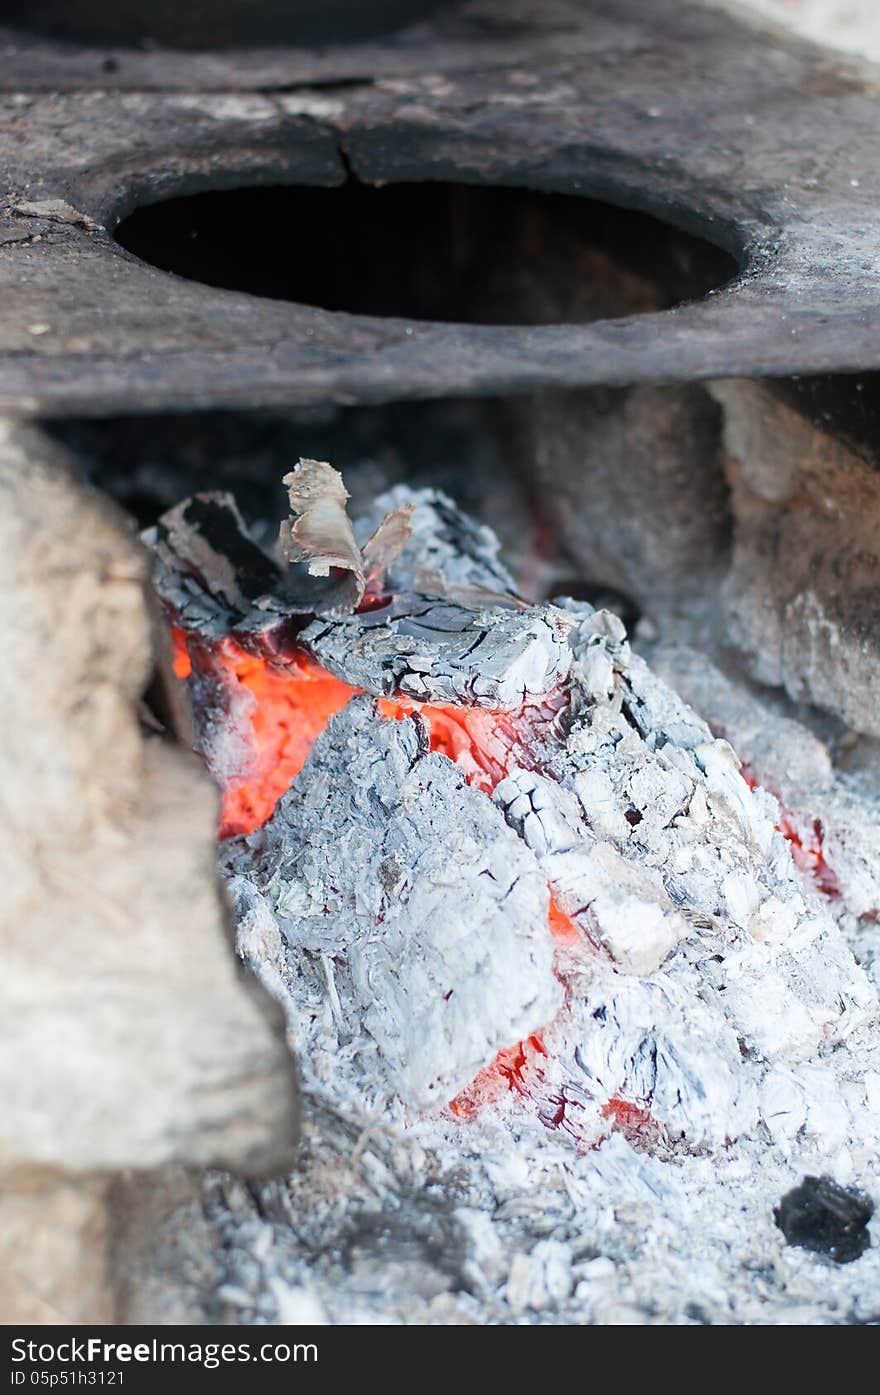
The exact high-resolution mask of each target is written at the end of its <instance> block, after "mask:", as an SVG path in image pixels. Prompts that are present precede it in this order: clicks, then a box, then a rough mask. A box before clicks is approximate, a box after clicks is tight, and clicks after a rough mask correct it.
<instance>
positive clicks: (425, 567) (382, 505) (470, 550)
mask: <svg viewBox="0 0 880 1395" xmlns="http://www.w3.org/2000/svg"><path fill="white" fill-rule="evenodd" d="M407 507H409V508H411V509H412V514H411V515H410V536H409V539H408V541H407V543H406V545H405V546H404V547H403V548H402V549H401V552H400V555H399V556H398V557H397V559H396V560H395V561H394V562H393V563H392V564H391V566H390V567H389V568H388V571H387V575H386V584H387V586H388V589H389V590H390V591H394V592H400V591H404V592H410V593H412V592H416V591H420V590H422V589H423V587H422V582H423V580H424V578H425V576H426V575H428V576H433V577H439V578H441V580H442V582H443V583H444V585H445V586H447V587H450V586H456V587H485V588H486V590H489V591H497V592H506V593H508V594H509V595H511V596H513V595H515V593H516V583H515V582H514V580H513V577H512V576H511V574H510V572H509V571H508V569H507V567H505V565H504V563H503V561H502V560H501V557H500V555H499V554H500V545H499V542H498V539H497V538H496V536H495V534H494V533H493V532H492V529H491V528H487V527H486V525H485V524H481V523H476V522H475V521H474V520H473V519H471V518H468V516H467V515H466V514H463V513H462V511H461V509H459V508H458V507H457V506H456V505H455V504H454V503H453V501H452V499H450V498H449V496H448V495H447V494H444V493H443V492H442V490H439V489H417V490H413V489H409V488H408V487H407V486H406V485H397V486H395V488H393V489H389V490H388V491H387V492H386V493H384V494H380V495H379V497H378V498H377V499H376V501H375V503H374V504H373V506H372V508H371V509H370V510H369V511H368V513H367V514H366V515H365V516H364V517H363V518H361V519H360V520H359V521H358V522H357V523H356V524H355V533H356V535H357V537H358V540H359V541H361V542H362V543H363V542H364V541H365V540H366V539H367V538H368V537H369V535H370V533H371V532H373V531H374V530H375V529H376V528H377V527H379V525H380V523H381V520H382V519H383V518H385V517H386V516H387V515H388V514H391V513H393V512H394V511H396V510H398V509H404V508H407Z"/></svg>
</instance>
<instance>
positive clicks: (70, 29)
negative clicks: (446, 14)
mask: <svg viewBox="0 0 880 1395" xmlns="http://www.w3.org/2000/svg"><path fill="white" fill-rule="evenodd" d="M441 8H443V9H446V8H452V0H187V3H185V4H182V3H180V0H6V4H5V5H4V6H3V7H2V11H3V12H2V16H0V19H2V22H3V23H4V24H10V25H13V26H15V27H16V28H21V29H25V30H27V31H29V32H31V33H36V34H41V35H46V36H48V37H50V38H59V39H78V40H81V41H83V42H88V43H102V44H105V43H106V44H121V45H143V44H149V43H156V44H164V45H167V46H168V47H173V48H197V49H198V48H203V49H210V48H228V47H231V46H234V45H251V46H266V47H271V46H272V45H275V44H305V45H310V44H334V43H351V42H354V41H356V40H358V39H367V38H372V37H373V36H374V35H376V34H388V33H391V32H393V31H394V30H395V29H400V28H402V27H404V26H406V25H410V24H414V23H416V22H417V21H418V20H421V19H425V18H427V17H428V16H429V15H431V14H433V13H434V11H436V10H438V9H441Z"/></svg>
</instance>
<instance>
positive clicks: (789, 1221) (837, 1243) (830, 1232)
mask: <svg viewBox="0 0 880 1395" xmlns="http://www.w3.org/2000/svg"><path fill="white" fill-rule="evenodd" d="M773 1214H774V1216H775V1218H776V1224H777V1225H778V1226H779V1229H780V1230H781V1231H782V1233H783V1235H784V1236H785V1238H786V1240H787V1241H788V1243H789V1245H799V1246H800V1247H801V1248H802V1249H804V1250H815V1252H816V1253H817V1254H821V1255H828V1257H829V1259H833V1260H834V1262H835V1264H851V1263H852V1261H853V1260H854V1259H859V1258H860V1256H861V1255H863V1254H864V1253H865V1251H866V1250H867V1249H868V1247H869V1245H870V1244H871V1237H870V1235H869V1234H868V1222H869V1221H870V1219H871V1217H872V1216H873V1214H874V1203H873V1201H872V1200H871V1198H870V1197H869V1196H866V1195H865V1193H864V1192H860V1191H857V1190H856V1189H855V1188H854V1187H842V1186H840V1184H839V1183H838V1182H835V1181H834V1180H833V1178H831V1177H805V1178H804V1180H803V1181H802V1182H801V1183H800V1185H799V1186H797V1187H794V1188H792V1190H791V1191H790V1192H786V1194H785V1196H784V1197H783V1198H782V1200H781V1202H780V1203H779V1205H778V1206H777V1208H776V1210H775V1211H774V1213H773Z"/></svg>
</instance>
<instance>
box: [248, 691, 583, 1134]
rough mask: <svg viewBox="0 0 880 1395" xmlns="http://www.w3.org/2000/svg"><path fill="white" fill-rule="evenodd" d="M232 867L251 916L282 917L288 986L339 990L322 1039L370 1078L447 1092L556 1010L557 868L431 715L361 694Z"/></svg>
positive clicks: (392, 1090)
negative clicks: (524, 837)
mask: <svg viewBox="0 0 880 1395" xmlns="http://www.w3.org/2000/svg"><path fill="white" fill-rule="evenodd" d="M450 811H454V813H453V814H452V815H450ZM230 866H231V868H232V869H233V872H234V873H235V874H236V875H234V876H233V880H232V882H231V888H232V890H233V892H234V893H235V894H236V895H237V897H238V901H239V914H240V916H241V917H242V918H243V919H244V920H245V922H246V923H249V924H252V923H253V919H254V917H256V916H260V915H261V913H262V914H263V918H265V917H264V912H265V910H266V909H268V911H269V912H270V913H271V915H272V917H274V919H275V922H276V923H277V925H278V928H279V929H280V931H281V934H282V936H283V938H284V941H285V944H286V947H287V948H286V952H285V954H284V956H283V958H282V961H281V963H282V966H283V967H282V970H281V972H282V975H284V976H286V977H287V978H288V979H291V980H292V979H295V980H296V982H291V993H292V994H293V995H294V996H296V995H297V994H298V993H299V992H301V991H302V984H303V981H304V980H306V979H307V980H308V981H309V982H310V983H311V985H312V987H313V988H317V990H318V991H320V992H323V993H324V994H325V1004H326V1010H325V1014H324V1015H325V1018H326V1021H325V1023H324V1030H325V1033H326V1034H328V1038H332V1040H331V1041H329V1044H328V1046H326V1047H325V1050H330V1051H334V1050H335V1051H336V1052H338V1053H339V1057H340V1060H341V1061H344V1062H345V1065H344V1066H343V1067H342V1069H343V1070H345V1071H346V1072H347V1073H348V1074H351V1072H352V1070H355V1071H356V1072H357V1073H358V1074H359V1076H360V1080H361V1086H360V1088H361V1090H362V1091H364V1092H366V1093H369V1092H371V1091H372V1092H374V1093H375V1092H376V1091H384V1092H385V1093H386V1094H388V1095H392V1094H397V1095H398V1096H400V1098H401V1099H402V1100H403V1101H405V1102H406V1103H407V1104H408V1105H409V1106H411V1107H412V1108H413V1109H415V1110H424V1109H430V1108H431V1107H432V1106H437V1105H443V1104H446V1103H447V1102H448V1100H449V1099H451V1098H452V1097H453V1096H454V1095H455V1094H457V1092H458V1091H459V1090H461V1089H462V1088H463V1087H464V1086H465V1085H467V1084H468V1083H469V1082H470V1081H471V1080H472V1079H473V1078H474V1076H475V1075H476V1074H477V1072H478V1071H479V1070H480V1068H481V1067H482V1066H484V1065H486V1064H487V1063H488V1062H489V1061H491V1060H492V1059H493V1057H494V1056H495V1054H496V1053H497V1052H498V1051H499V1050H500V1049H501V1048H502V1047H504V1046H507V1045H509V1043H510V1042H512V1041H517V1040H518V1039H519V1038H520V1037H523V1036H527V1035H528V1034H529V1032H530V1031H531V1030H532V1029H533V1027H534V1026H535V1024H536V1023H541V1022H545V1021H549V1020H550V1019H551V1018H552V1017H553V1016H554V1014H555V1012H556V1010H557V1008H558V1007H559V1003H560V999H561V990H560V988H559V985H558V983H557V981H556V979H555V978H554V976H553V952H552V944H551V941H550V937H549V935H548V933H547V910H548V893H547V883H546V880H545V878H544V877H543V876H542V875H541V872H540V869H539V868H538V866H537V865H536V863H535V859H534V858H533V857H531V856H530V855H529V853H528V850H527V849H526V848H525V847H524V846H523V844H522V843H521V842H520V840H519V839H518V838H517V837H516V835H515V834H514V833H513V832H512V831H511V830H510V829H509V828H508V827H507V826H506V825H505V823H504V820H503V818H502V817H501V816H500V815H499V813H498V811H497V810H496V809H495V808H494V806H493V805H492V803H491V802H490V801H489V800H488V799H486V798H485V796H483V795H482V794H480V793H478V792H477V791H475V790H472V789H470V788H469V787H468V786H467V785H466V784H465V781H464V778H463V776H462V774H461V772H460V771H459V770H457V769H456V767H455V766H454V765H453V764H452V763H451V762H450V761H449V760H447V759H446V758H445V757H444V756H440V755H432V754H430V752H429V750H428V745H427V739H426V736H425V733H424V730H423V728H422V724H421V722H420V720H419V719H418V718H410V719H407V720H405V721H402V722H395V721H385V722H383V721H381V719H379V718H377V716H376V714H375V711H374V703H373V702H372V700H371V699H369V698H366V697H363V698H356V699H354V700H353V701H352V702H351V703H350V704H349V705H348V707H346V708H345V709H344V710H343V712H341V713H340V714H339V715H338V716H336V717H335V718H333V719H332V720H331V722H330V724H329V726H328V728H327V730H326V731H325V732H324V734H323V735H322V736H321V737H319V738H318V741H317V742H316V744H315V747H314V750H313V752H312V755H311V758H310V761H309V776H308V778H307V779H305V780H296V781H294V783H293V785H292V786H291V788H290V790H289V791H288V793H287V794H286V795H285V796H284V797H283V799H282V800H281V801H280V803H279V805H278V808H277V809H276V811H275V815H274V817H273V818H272V819H271V820H270V821H269V823H268V825H267V826H266V827H265V828H264V829H263V830H261V831H260V832H259V833H257V834H255V835H253V837H252V838H251V839H249V840H248V842H247V844H246V845H245V847H244V849H243V850H242V851H241V852H240V853H239V854H238V855H237V856H233V857H232V858H231V862H230ZM352 1053H354V1055H355V1058H356V1059H355V1060H354V1061H352V1062H349V1060H348V1057H349V1056H350V1055H352Z"/></svg>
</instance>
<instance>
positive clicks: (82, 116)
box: [0, 0, 880, 414]
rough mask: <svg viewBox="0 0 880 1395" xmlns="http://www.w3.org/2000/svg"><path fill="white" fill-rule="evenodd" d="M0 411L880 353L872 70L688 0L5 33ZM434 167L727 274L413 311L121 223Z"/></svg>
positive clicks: (430, 175)
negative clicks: (498, 314) (191, 201)
mask: <svg viewBox="0 0 880 1395" xmlns="http://www.w3.org/2000/svg"><path fill="white" fill-rule="evenodd" d="M0 161H2V166H3V173H4V180H3V197H2V203H0V305H2V311H0V410H11V411H17V412H24V413H43V414H60V413H70V412H76V413H83V414H86V413H95V414H100V413H112V412H119V411H135V410H145V409H146V410H152V409H156V410H158V409H169V410H170V409H174V408H191V407H212V406H235V405H247V406H260V405H265V406H277V405H289V404H299V403H309V402H317V401H327V400H333V401H338V402H343V403H349V402H370V401H381V400H386V399H388V398H391V397H406V396H410V397H424V396H446V395H450V394H456V393H490V392H497V391H504V392H517V391H529V390H531V389H536V388H541V387H548V386H554V387H566V386H568V387H577V386H582V385H588V384H596V383H609V384H623V383H631V382H638V381H663V380H670V379H675V380H682V381H684V380H696V379H702V378H713V377H716V378H717V377H725V376H735V375H749V376H761V375H767V376H783V375H785V376H787V375H791V374H797V373H811V374H821V373H832V372H846V371H860V370H868V369H874V368H878V367H880V284H878V279H877V264H878V256H880V211H878V192H880V189H878V186H880V86H878V84H877V83H876V81H875V79H874V78H873V77H872V75H871V70H869V69H868V68H866V67H863V66H861V65H859V64H858V63H856V62H852V61H848V60H844V59H841V58H839V57H831V56H829V55H828V54H826V53H825V52H824V51H821V50H818V49H814V48H811V47H810V46H808V45H805V44H801V43H798V42H795V41H792V40H790V39H787V38H782V37H780V36H777V35H768V34H767V33H765V32H762V31H759V30H752V29H750V28H747V27H744V26H743V25H742V24H741V23H739V22H738V21H736V20H734V19H732V18H730V17H729V16H726V15H724V14H722V13H718V12H714V11H711V10H705V9H702V8H701V7H699V6H692V5H686V4H681V3H679V0H584V3H576V0H557V2H556V3H552V4H541V5H539V4H537V3H534V0H532V3H528V0H510V2H509V3H502V0H493V2H492V3H490V4H485V3H481V4H479V5H477V6H470V7H468V8H467V9H466V11H465V13H464V16H463V17H462V16H458V17H453V18H450V17H448V16H446V17H444V18H442V19H440V20H438V21H437V23H436V26H435V28H434V29H433V30H432V29H431V28H430V27H429V26H421V27H419V28H418V29H417V30H413V31H411V33H410V35H409V36H408V37H407V36H404V39H399V40H397V41H396V42H395V43H392V44H388V45H377V44H375V43H372V44H365V45H360V46H354V47H351V48H348V49H345V48H340V49H337V50H334V51H329V50H328V51H326V52H322V53H316V54H314V55H310V54H308V53H306V52H305V51H303V50H297V51H294V50H290V51H287V52H285V51H282V50H276V51H273V52H271V53H268V54H266V53H263V54H260V53H258V52H251V53H243V54H236V53H230V52H228V51H227V52H226V53H224V54H219V53H217V54H213V55H211V54H186V53H180V52H177V53H161V52H157V51H152V52H146V51H144V52H134V51H132V52H130V53H127V54H120V53H117V54H109V53H107V52H106V51H101V50H93V51H90V50H86V49H77V48H70V47H68V48H63V47H62V46H58V47H53V46H52V45H50V44H47V43H45V42H38V41H36V40H34V41H33V42H31V43H28V42H25V41H24V40H22V39H21V38H18V39H16V40H14V41H13V40H12V39H10V41H9V43H8V44H6V45H4V44H3V43H0ZM350 174H353V175H354V176H355V177H357V178H359V179H361V180H363V181H365V182H368V183H370V182H377V183H378V182H383V181H387V182H394V181H402V182H405V181H423V180H435V179H436V180H443V179H451V180H456V181H460V182H461V181H464V182H475V183H487V184H498V185H513V186H522V187H525V188H530V189H539V190H549V191H556V192H563V193H570V194H580V195H588V196H590V197H593V198H600V199H606V200H607V201H609V202H612V203H617V204H620V205H622V206H624V207H631V208H634V209H639V210H642V211H645V212H649V213H653V214H654V215H656V216H658V217H660V218H663V219H665V220H667V221H669V222H673V223H676V224H678V225H680V226H682V227H684V228H686V229H688V230H690V231H693V232H697V233H699V234H701V235H702V236H704V237H706V238H708V239H709V240H710V241H714V242H717V243H718V244H720V245H722V246H724V247H726V248H727V249H729V250H732V251H734V252H735V253H736V255H737V256H738V257H739V259H740V262H741V265H742V267H743V270H742V273H741V275H740V277H739V278H738V279H737V280H736V281H735V282H734V283H732V284H731V285H729V286H728V287H726V288H724V289H723V290H721V291H719V292H716V293H715V294H713V295H710V296H708V297H707V298H706V299H704V300H702V301H699V302H696V303H693V304H690V305H685V306H680V307H678V308H676V309H673V310H668V311H664V312H662V313H652V314H643V315H640V316H634V317H631V318H628V319H617V320H600V321H596V322H593V323H590V324H579V325H571V324H566V325H538V326H523V327H519V326H515V327H503V326H497V325H496V326H476V325H465V326H460V325H445V324H444V325H440V324H432V323H426V322H424V321H422V322H415V321H414V322H412V323H409V322H407V321H405V320H400V319H379V318H370V317H366V316H349V315H345V314H341V313H329V312H326V311H322V310H318V309H314V308H311V307H306V306H299V305H295V304H289V303H283V302H280V301H273V300H258V299H255V298H253V297H251V296H248V295H245V294H243V293H239V292H233V291H221V290H216V289H211V288H210V287H207V286H204V285H200V284H197V283H194V282H189V281H184V280H182V279H180V278H177V277H174V276H171V275H168V274H166V273H163V272H161V271H158V270H156V269H155V268H152V267H149V266H147V265H145V264H143V263H141V262H139V261H137V260H136V259H135V258H133V257H132V256H130V255H129V254H127V253H126V252H124V251H122V250H121V249H120V248H119V247H118V246H117V245H116V244H115V243H114V241H113V239H112V236H111V230H112V229H113V227H114V226H115V225H116V223H117V222H118V221H119V219H120V218H121V217H123V216H124V215H125V214H126V213H127V212H129V211H130V210H131V209H133V208H134V207H136V206H138V205H139V204H141V203H144V202H151V201H154V200H156V199H158V198H163V197H169V196H172V195H178V194H186V193H190V192H197V191H199V190H202V189H207V188H233V187H237V186H241V185H247V184H261V183H262V184H270V183H271V184H278V183H284V182H294V183H295V182H301V183H305V184H318V185H327V186H332V185H334V184H341V183H343V182H344V181H345V180H346V179H347V178H348V177H349V175H350Z"/></svg>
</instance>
